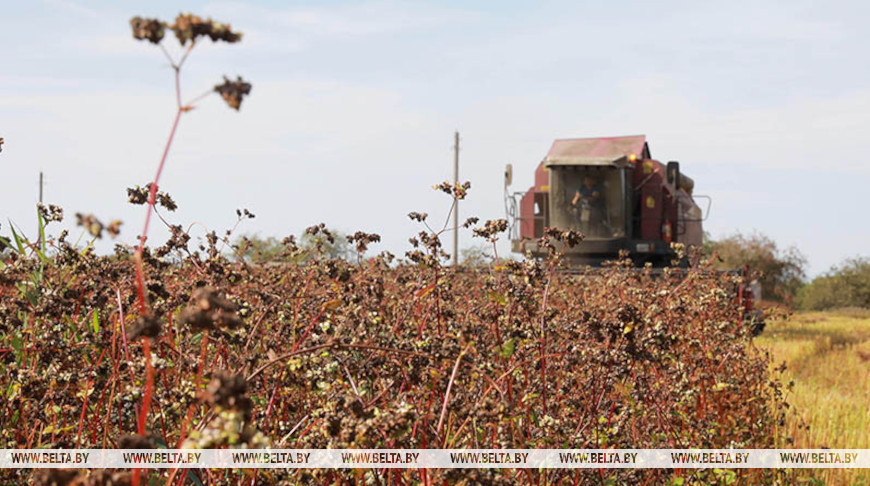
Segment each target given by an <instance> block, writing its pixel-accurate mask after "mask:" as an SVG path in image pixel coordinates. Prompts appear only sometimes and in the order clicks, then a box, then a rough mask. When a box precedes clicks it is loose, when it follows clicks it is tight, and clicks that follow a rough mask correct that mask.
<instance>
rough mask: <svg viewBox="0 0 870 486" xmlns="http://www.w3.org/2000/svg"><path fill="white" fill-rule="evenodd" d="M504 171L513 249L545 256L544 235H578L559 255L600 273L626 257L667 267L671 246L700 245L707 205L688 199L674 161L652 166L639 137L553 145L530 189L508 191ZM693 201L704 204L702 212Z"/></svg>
mask: <svg viewBox="0 0 870 486" xmlns="http://www.w3.org/2000/svg"><path fill="white" fill-rule="evenodd" d="M512 179H513V168H512V167H510V166H509V167H508V169H507V170H506V171H505V203H506V204H505V205H506V212H507V216H508V223H509V227H510V230H511V250H512V251H514V252H518V253H523V254H531V255H532V256H543V254H544V251H543V250H542V249H541V248H539V247H538V244H537V240H538V239H539V238H540V237H541V236H543V233H544V228H548V227H550V228H560V229H571V230H577V231H580V232H582V233H583V234H584V235H585V236H586V238H585V239H584V241H583V242H582V243H581V244H580V245H578V246H576V247H574V248H570V249H566V253H565V256H566V258H567V259H568V260H569V261H570V262H571V263H572V264H576V265H591V266H599V265H600V264H601V263H602V262H604V261H605V260H612V259H615V258H617V257H618V256H619V253H620V251H627V252H628V253H629V256H630V258H631V259H632V261H634V262H635V263H636V264H637V265H639V266H640V265H644V264H646V263H651V264H653V265H654V266H657V267H661V266H667V265H669V264H670V263H671V261H672V260H673V258H674V256H675V253H674V251H673V249H672V248H671V243H673V242H677V243H683V244H685V245H687V246H691V245H701V244H702V239H703V229H702V226H701V223H702V221H703V219H705V217H706V214H705V213H706V212H709V206H710V199H709V198H708V197H706V196H693V190H694V181H693V180H692V179H691V178H689V177H688V176H686V175H684V174H683V173H682V172H681V171H680V164H679V163H678V162H668V163H667V164H662V163H661V162H659V161H657V160H654V159H653V158H652V156H651V154H650V150H649V145H648V144H647V142H646V137H645V136H643V135H638V136H628V137H606V138H580V139H566V140H556V141H555V142H553V145H552V147H551V148H550V151H549V153H548V154H547V156H546V157H545V158H544V160H542V161H541V162H540V163H539V164H538V167H537V169H536V170H535V184H534V186H532V187H531V188H530V189H529V190H528V191H526V192H511V191H510V189H509V186H510V185H511V183H512ZM696 199H706V202H707V210H706V211H702V210H701V208H700V207H699V206H698V204H697V203H696V201H695V200H696Z"/></svg>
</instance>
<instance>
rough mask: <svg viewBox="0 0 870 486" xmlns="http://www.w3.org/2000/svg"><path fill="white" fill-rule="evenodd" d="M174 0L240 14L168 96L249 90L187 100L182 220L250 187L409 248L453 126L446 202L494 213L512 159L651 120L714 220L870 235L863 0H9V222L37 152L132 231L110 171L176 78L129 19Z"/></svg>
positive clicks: (531, 160) (228, 207) (266, 227)
mask: <svg viewBox="0 0 870 486" xmlns="http://www.w3.org/2000/svg"><path fill="white" fill-rule="evenodd" d="M180 10H185V11H191V12H193V13H196V14H199V15H202V16H211V17H213V18H214V19H216V20H220V21H225V22H230V23H231V24H232V26H233V27H234V28H236V29H238V30H240V31H242V32H243V33H244V39H243V41H242V42H241V43H238V44H233V45H227V44H215V45H212V43H211V42H210V41H205V42H202V43H201V44H198V45H197V47H196V49H195V50H194V51H193V54H192V55H191V57H190V59H189V62H188V64H187V65H186V67H185V72H184V77H183V81H182V90H183V93H184V97H185V98H186V99H190V98H193V97H194V96H196V95H198V94H200V93H202V92H203V91H204V90H207V89H208V88H209V87H211V86H213V85H214V84H215V83H216V82H218V81H219V80H220V79H221V76H222V75H223V74H227V75H231V76H235V75H236V74H241V75H242V76H244V77H245V79H249V80H250V81H251V82H252V83H253V92H252V94H251V96H250V98H248V99H246V100H245V101H244V103H243V105H242V110H241V112H238V113H237V112H234V111H231V110H230V109H228V108H227V107H226V105H224V104H223V102H222V101H221V100H220V98H219V97H217V96H211V97H209V98H207V99H205V100H204V101H202V102H201V103H199V104H198V105H197V109H196V110H194V111H192V112H190V113H188V114H186V115H185V116H184V117H183V118H182V121H181V126H180V129H179V133H178V137H177V139H176V144H175V145H174V146H173V149H172V152H171V154H170V156H169V160H168V162H167V165H166V169H165V172H164V177H163V180H162V183H161V189H165V190H167V191H168V192H170V193H171V194H172V195H173V196H174V197H175V199H176V201H177V202H178V204H179V206H180V208H179V210H178V211H177V212H176V213H174V214H171V220H172V221H173V222H178V223H183V224H185V225H187V224H190V223H192V222H199V223H202V226H196V227H195V229H194V231H193V232H194V234H202V230H201V229H200V228H201V227H207V228H210V229H215V230H218V231H219V232H221V231H222V230H224V229H226V228H228V227H230V226H232V225H233V223H234V222H235V209H236V208H248V209H250V210H251V211H252V212H254V213H255V214H256V215H257V218H256V219H254V220H251V221H247V222H245V223H243V225H242V227H241V229H240V230H239V231H240V232H247V233H259V234H260V235H262V236H270V235H272V236H278V237H281V236H285V235H288V234H299V233H300V232H301V231H302V230H303V229H304V228H305V227H306V226H308V225H311V224H315V223H318V222H325V223H327V224H328V225H330V226H333V227H335V228H338V229H340V230H343V231H346V232H352V231H355V230H358V229H361V230H365V231H370V232H377V233H380V234H381V235H382V236H383V238H384V241H383V243H382V244H380V245H375V246H374V247H373V249H375V250H379V249H387V250H390V251H392V252H393V253H396V254H398V255H401V254H403V253H404V251H405V250H406V249H407V247H408V244H407V238H408V237H409V236H412V235H413V233H414V232H415V231H416V230H417V226H416V225H415V224H414V223H412V222H410V221H409V220H408V218H407V216H406V214H407V213H408V212H409V211H424V212H428V213H430V214H431V215H432V216H431V217H432V218H433V219H436V217H437V220H438V221H441V220H443V217H444V216H446V213H447V210H448V209H449V206H450V200H449V199H448V198H447V197H446V196H444V195H443V194H439V193H435V192H434V191H433V190H432V189H431V186H432V184H434V183H437V182H439V181H442V180H445V179H448V178H450V177H451V176H452V149H451V146H452V137H453V131H454V130H459V131H460V133H461V136H462V142H461V146H462V152H461V166H462V168H461V175H460V177H461V179H468V180H470V181H471V183H472V190H471V194H470V196H469V199H468V201H467V202H465V203H464V204H463V205H462V207H461V210H460V219H462V220H464V218H465V217H467V216H470V215H476V216H479V217H480V218H481V219H495V218H500V217H504V205H503V187H502V173H503V170H504V165H505V164H506V163H512V164H513V166H514V173H515V177H514V186H513V189H514V190H525V189H527V188H528V187H529V186H530V185H531V184H532V174H533V171H534V168H535V166H536V165H537V163H538V162H539V161H540V160H541V158H542V157H543V156H544V155H545V154H546V152H547V150H548V149H549V146H550V144H551V143H552V141H553V140H554V139H556V138H570V137H589V136H613V135H630V134H646V135H647V138H648V141H649V144H650V149H651V151H652V154H653V156H654V157H655V158H657V159H659V160H662V161H667V160H679V161H680V162H681V164H682V170H683V171H684V172H685V173H686V174H688V175H690V176H691V177H693V178H694V179H695V181H696V193H699V194H707V195H710V196H712V198H713V205H712V211H711V213H710V216H709V219H708V220H707V222H706V223H705V224H706V226H705V229H707V230H708V231H710V232H711V233H712V235H713V236H714V237H721V236H723V235H726V234H730V233H732V232H734V231H737V230H742V231H744V232H750V231H752V230H758V231H761V232H763V233H765V234H767V235H769V236H771V237H773V238H774V239H775V240H776V241H777V242H778V243H779V245H780V246H784V247H785V246H789V245H795V246H797V247H798V248H799V249H800V250H801V251H802V252H804V253H805V254H806V255H807V257H808V259H809V262H810V268H809V270H810V273H811V274H812V275H814V274H818V273H819V272H822V271H825V270H826V269H827V268H828V267H830V266H831V265H833V264H836V263H838V262H840V261H842V260H843V259H844V258H846V257H850V256H855V255H859V254H863V255H870V251H868V247H867V242H868V241H870V225H868V224H867V223H868V218H867V216H866V211H867V210H866V206H867V204H866V203H865V202H864V198H865V197H866V195H867V194H868V192H870V190H868V183H870V165H868V163H867V162H866V161H865V160H864V159H863V155H862V154H866V153H868V149H870V139H868V135H870V83H868V81H870V79H868V78H870V76H868V75H870V64H868V62H867V52H868V51H870V32H868V29H867V27H866V19H868V18H870V4H868V3H867V2H807V1H788V2H777V3H774V2H759V1H748V2H742V1H729V2H689V1H686V2H662V1H656V2H572V1H566V2H542V1H534V2H533V1H529V2H522V1H497V2H496V1H493V2H398V1H395V2H392V1H373V2H323V1H321V2H178V1H173V2H163V1H152V2H147V4H146V3H142V2H137V3H133V2H130V3H126V4H125V2H118V1H93V2H86V1H84V0H82V1H70V0H49V1H27V2H21V1H5V0H4V1H2V7H0V45H2V46H3V54H2V58H0V137H5V139H6V144H5V145H4V148H3V152H2V153H0V218H2V220H0V225H2V228H0V234H7V233H8V226H9V225H8V221H7V220H8V219H11V220H12V221H14V222H15V223H16V224H17V225H19V226H21V227H22V228H23V229H25V230H28V231H30V232H31V233H32V232H33V230H34V228H35V226H36V222H35V215H34V211H35V209H34V204H35V202H36V201H37V197H38V188H37V180H38V173H39V171H40V170H42V171H44V172H45V175H46V186H45V200H46V202H51V203H57V204H60V205H62V206H63V207H64V208H65V210H66V212H67V223H71V222H74V217H73V213H75V212H93V213H94V214H95V215H96V216H97V217H99V218H101V219H103V220H110V219H114V218H120V219H122V220H123V221H124V222H125V225H124V227H123V231H122V236H121V240H122V241H125V242H133V241H134V239H135V236H136V235H137V234H139V231H140V228H141V225H142V222H143V219H144V211H143V208H142V207H141V206H135V207H134V206H130V205H128V204H127V203H126V193H125V188H126V187H129V186H133V185H135V184H140V185H144V184H145V183H146V182H148V181H149V180H150V178H151V177H152V176H153V173H154V170H155V168H156V165H157V162H158V160H159V157H160V154H161V151H162V149H163V145H164V143H165V140H166V137H167V135H168V132H169V128H170V124H171V121H172V117H173V115H174V103H175V101H174V94H173V84H172V72H171V69H170V68H169V67H168V66H167V63H166V61H165V59H164V58H163V56H162V54H161V53H160V51H159V49H157V48H155V47H154V46H152V45H150V44H147V43H142V42H137V41H134V40H133V39H132V37H131V35H130V28H129V23H128V20H129V18H130V17H131V16H134V15H142V16H149V17H151V16H154V17H160V18H163V19H166V20H172V19H173V18H174V17H175V15H176V14H177V13H178V12H179V11H180ZM164 43H165V44H166V45H167V46H168V47H171V48H172V50H173V52H177V51H178V49H177V42H176V41H175V39H174V38H173V37H171V33H170V34H169V35H168V36H167V39H166V40H164ZM159 226H160V225H159V222H158V224H157V225H155V226H153V228H154V231H152V233H151V238H152V241H153V242H154V243H162V241H164V240H165V238H166V235H167V233H166V232H165V230H164V229H162V228H160V227H159ZM74 234H77V233H74ZM473 244H478V240H475V239H472V238H471V236H470V232H467V233H463V234H462V236H461V239H460V245H461V246H463V247H464V246H468V245H473ZM109 247H110V245H108V244H105V245H104V248H109ZM500 251H504V252H506V251H507V245H503V246H502V247H501V250H500Z"/></svg>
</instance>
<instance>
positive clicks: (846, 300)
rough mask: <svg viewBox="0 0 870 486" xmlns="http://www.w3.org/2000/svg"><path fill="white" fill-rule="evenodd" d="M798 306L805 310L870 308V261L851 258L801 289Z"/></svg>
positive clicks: (861, 258)
mask: <svg viewBox="0 0 870 486" xmlns="http://www.w3.org/2000/svg"><path fill="white" fill-rule="evenodd" d="M797 303H798V305H799V306H800V308H801V309H805V310H827V309H835V308H845V307H859V308H865V309H866V308H870V258H866V257H855V258H849V259H847V260H846V261H844V262H843V263H841V264H840V265H838V266H835V267H833V268H831V269H830V270H829V271H828V272H827V273H826V274H824V275H821V276H819V277H816V278H815V279H813V281H812V282H810V283H809V284H807V285H806V286H804V287H803V288H801V289H800V291H799V292H798V296H797Z"/></svg>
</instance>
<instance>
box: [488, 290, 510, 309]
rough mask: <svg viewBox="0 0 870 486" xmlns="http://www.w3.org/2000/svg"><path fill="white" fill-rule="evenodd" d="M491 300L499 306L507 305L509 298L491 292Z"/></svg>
mask: <svg viewBox="0 0 870 486" xmlns="http://www.w3.org/2000/svg"><path fill="white" fill-rule="evenodd" d="M489 300H491V301H493V302H497V303H498V304H499V305H507V298H505V296H504V295H501V294H500V293H498V292H496V291H494V290H492V291H490V292H489Z"/></svg>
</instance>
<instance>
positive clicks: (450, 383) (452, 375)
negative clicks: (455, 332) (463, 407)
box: [436, 344, 471, 435]
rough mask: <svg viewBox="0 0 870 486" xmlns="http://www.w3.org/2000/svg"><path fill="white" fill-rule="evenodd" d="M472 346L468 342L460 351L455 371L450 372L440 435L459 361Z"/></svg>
mask: <svg viewBox="0 0 870 486" xmlns="http://www.w3.org/2000/svg"><path fill="white" fill-rule="evenodd" d="M470 347H471V344H468V345H467V346H465V349H463V350H462V351H460V353H459V356H457V357H456V363H454V365H453V372H452V373H450V381H449V382H447V391H445V392H444V403H443V404H442V405H441V417H440V418H439V419H438V427H437V428H436V430H437V431H438V435H441V427H442V426H443V425H444V417H445V416H446V415H447V402H449V401H450V390H451V389H452V388H453V380H455V379H456V371H457V370H459V362H460V361H462V356H463V355H464V354H465V353H466V352H467V351H468V349H469V348H470Z"/></svg>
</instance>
